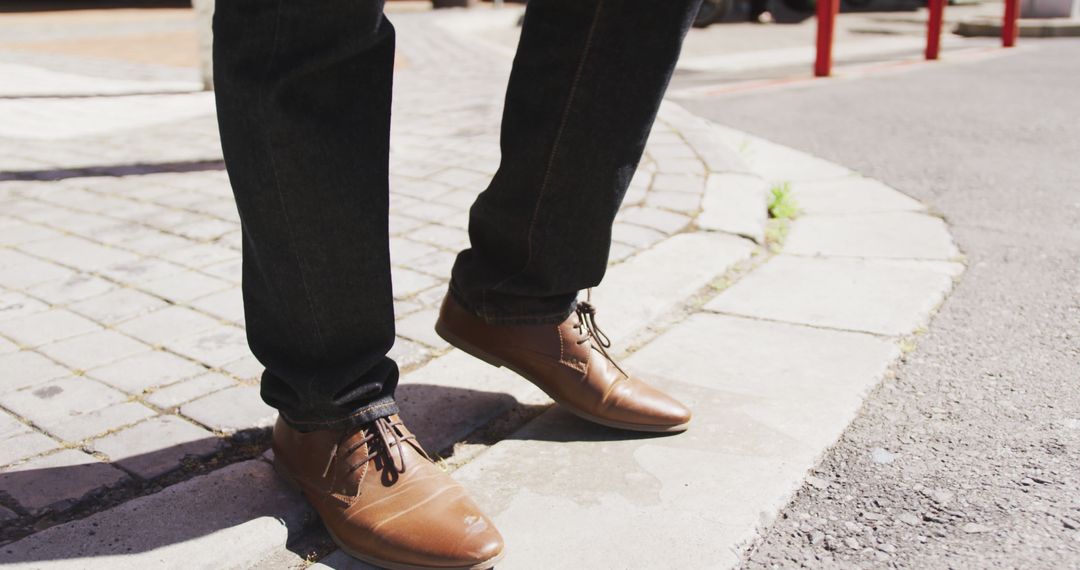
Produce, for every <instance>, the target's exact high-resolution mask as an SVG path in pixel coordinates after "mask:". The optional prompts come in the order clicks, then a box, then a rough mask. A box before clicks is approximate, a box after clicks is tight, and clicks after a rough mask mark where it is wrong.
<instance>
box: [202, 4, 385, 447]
mask: <svg viewBox="0 0 1080 570" xmlns="http://www.w3.org/2000/svg"><path fill="white" fill-rule="evenodd" d="M382 8H383V2H382V1H381V0H319V1H318V2H303V1H297V0H226V1H223V2H218V4H217V12H216V14H215V17H214V32H215V42H214V43H215V45H214V68H215V84H216V97H217V106H218V121H219V127H220V132H221V142H222V147H223V150H224V155H225V163H226V167H227V170H228V173H229V179H230V181H231V183H232V186H233V192H234V194H235V197H236V203H237V207H238V209H239V212H240V218H241V223H242V227H243V250H244V251H243V253H244V272H243V292H244V311H245V318H246V321H247V335H248V342H249V344H250V346H251V350H252V352H253V353H254V354H255V356H256V357H257V358H258V359H259V361H260V362H261V363H262V364H263V365H264V366H265V367H266V371H265V373H264V374H263V381H262V397H263V399H264V400H265V401H266V402H267V403H268V404H270V405H271V406H274V407H276V408H277V409H278V410H280V412H281V414H282V416H283V417H284V418H285V419H286V420H287V421H288V422H289V423H290V424H292V425H293V426H294V427H296V428H297V429H301V430H305V431H309V430H314V429H329V428H341V427H348V426H350V425H354V424H358V423H364V422H367V421H370V420H372V419H375V418H377V417H381V416H386V415H390V414H393V413H396V412H397V407H396V404H395V403H394V399H393V393H394V388H395V386H396V385H397V379H398V370H397V366H396V365H395V364H394V362H393V361H392V360H390V359H389V358H387V357H386V353H387V351H388V350H389V349H390V347H391V346H392V345H393V342H394V314H393V298H392V293H391V284H390V259H389V243H388V227H387V226H388V219H387V215H388V199H389V195H388V194H389V187H388V184H389V182H388V176H389V166H388V163H389V137H390V99H391V84H392V80H393V63H394V29H393V27H392V26H391V24H390V22H389V21H388V20H387V19H386V17H385V16H384V14H383V10H382Z"/></svg>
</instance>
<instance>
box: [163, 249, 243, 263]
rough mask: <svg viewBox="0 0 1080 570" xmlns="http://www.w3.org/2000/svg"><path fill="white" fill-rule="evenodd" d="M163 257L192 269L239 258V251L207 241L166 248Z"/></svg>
mask: <svg viewBox="0 0 1080 570" xmlns="http://www.w3.org/2000/svg"><path fill="white" fill-rule="evenodd" d="M161 257H163V258H165V259H167V260H170V261H173V262H174V263H179V264H181V266H185V267H188V268H191V269H200V268H204V267H206V266H211V264H214V263H220V262H222V261H228V260H234V259H238V258H239V256H238V255H237V252H235V250H233V249H231V248H229V247H221V246H220V245H215V244H206V243H199V244H192V245H189V246H187V247H181V248H178V249H171V250H166V252H163V253H162V254H161Z"/></svg>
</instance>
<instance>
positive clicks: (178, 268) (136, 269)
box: [98, 257, 185, 285]
mask: <svg viewBox="0 0 1080 570" xmlns="http://www.w3.org/2000/svg"><path fill="white" fill-rule="evenodd" d="M184 271H185V270H184V267H183V266H182V265H178V264H176V263H172V262H169V261H164V260H161V259H157V258H154V257H140V258H138V259H134V260H131V261H127V262H124V263H117V264H114V265H110V266H108V267H103V268H101V269H99V270H98V273H100V274H102V275H105V276H107V277H110V278H112V279H115V280H116V281H120V282H122V283H125V284H128V285H139V284H142V283H146V282H148V281H154V280H157V279H164V278H167V277H172V276H173V275H178V274H180V273H182V272H184Z"/></svg>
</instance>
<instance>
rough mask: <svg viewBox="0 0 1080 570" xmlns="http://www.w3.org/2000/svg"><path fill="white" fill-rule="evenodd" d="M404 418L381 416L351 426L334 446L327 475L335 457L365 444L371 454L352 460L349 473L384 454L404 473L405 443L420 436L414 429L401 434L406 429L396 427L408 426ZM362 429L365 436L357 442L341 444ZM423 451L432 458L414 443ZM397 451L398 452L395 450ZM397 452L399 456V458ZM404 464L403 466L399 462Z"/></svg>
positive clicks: (398, 470) (353, 450)
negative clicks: (394, 418) (358, 459)
mask: <svg viewBox="0 0 1080 570" xmlns="http://www.w3.org/2000/svg"><path fill="white" fill-rule="evenodd" d="M404 425H405V424H404V422H402V421H401V420H400V419H397V420H391V419H390V418H388V417H385V418H377V419H376V420H375V421H373V422H371V423H369V424H364V425H362V426H359V427H357V428H355V429H352V430H347V431H346V432H345V433H343V434H342V435H341V439H340V440H339V441H338V443H336V444H334V447H333V449H331V450H330V460H329V461H328V462H327V463H326V469H324V470H323V477H326V475H327V474H328V473H330V467H332V466H333V464H334V460H335V459H336V458H337V457H338V456H339V452H340V456H341V457H342V458H344V459H347V458H349V457H351V456H352V454H354V453H356V452H357V451H359V450H360V448H361V447H364V446H365V445H366V446H367V450H368V454H367V456H366V457H364V458H363V459H362V460H360V461H357V462H356V463H350V464H349V465H348V473H353V472H354V471H356V470H357V469H360V468H361V467H363V466H364V464H366V463H367V462H368V461H371V460H372V459H375V458H376V457H379V456H382V457H383V459H384V460H385V462H386V463H385V464H386V465H388V466H391V467H392V468H393V469H394V471H396V472H397V473H404V472H405V469H406V467H407V465H406V460H405V457H406V455H405V445H406V442H408V441H409V440H416V436H415V435H414V434H412V433H410V434H409V435H401V434H402V432H401V431H399V430H398V429H396V428H397V427H398V426H402V427H404ZM358 431H362V432H363V433H364V437H363V438H361V439H359V440H357V441H355V442H353V443H352V445H350V446H349V447H348V448H346V449H344V450H342V448H341V444H342V442H344V441H345V440H346V439H348V438H350V437H351V436H352V435H354V434H355V433H356V432H358ZM414 448H415V449H417V450H419V451H420V453H421V454H422V455H423V456H424V457H425V458H427V459H428V461H431V457H430V456H428V454H427V452H425V451H424V450H423V448H421V447H420V446H419V445H416V446H414ZM395 449H396V451H397V453H394V451H395ZM395 455H396V456H397V457H396V459H395ZM399 465H400V466H399Z"/></svg>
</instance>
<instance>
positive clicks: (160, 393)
mask: <svg viewBox="0 0 1080 570" xmlns="http://www.w3.org/2000/svg"><path fill="white" fill-rule="evenodd" d="M235 385H236V382H234V381H233V380H232V379H231V378H229V377H228V376H224V375H221V374H218V373H216V372H207V373H205V374H200V375H198V376H195V377H194V378H189V379H187V380H182V381H180V382H177V383H175V384H171V385H169V386H166V387H164V388H160V389H157V390H154V391H153V392H151V393H150V394H147V395H146V396H144V399H145V400H146V401H147V402H150V403H151V404H153V405H155V406H157V407H159V408H162V409H171V408H175V407H177V406H179V405H181V404H185V403H187V402H190V401H191V400H194V399H196V398H200V397H202V396H205V395H207V394H209V393H211V392H216V391H218V390H222V389H225V388H228V387H230V386H235Z"/></svg>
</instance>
